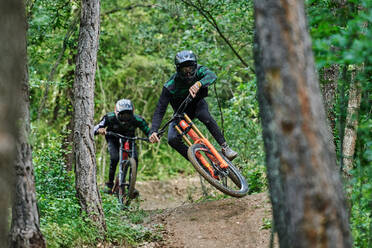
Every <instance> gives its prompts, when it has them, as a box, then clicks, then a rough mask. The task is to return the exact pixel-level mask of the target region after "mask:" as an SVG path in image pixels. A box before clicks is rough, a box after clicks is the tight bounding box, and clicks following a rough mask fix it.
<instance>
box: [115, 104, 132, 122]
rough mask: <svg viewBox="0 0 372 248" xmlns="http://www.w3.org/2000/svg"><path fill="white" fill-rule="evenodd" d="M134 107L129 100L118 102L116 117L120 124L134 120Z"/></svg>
mask: <svg viewBox="0 0 372 248" xmlns="http://www.w3.org/2000/svg"><path fill="white" fill-rule="evenodd" d="M133 112H134V107H133V104H132V102H131V100H129V99H121V100H119V101H117V102H116V105H115V115H116V118H117V119H118V120H119V121H120V122H127V121H129V120H131V119H132V118H133Z"/></svg>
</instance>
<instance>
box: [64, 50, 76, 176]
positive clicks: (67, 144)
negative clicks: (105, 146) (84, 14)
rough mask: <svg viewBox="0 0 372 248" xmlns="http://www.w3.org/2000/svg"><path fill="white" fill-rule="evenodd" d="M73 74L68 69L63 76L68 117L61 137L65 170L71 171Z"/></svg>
mask: <svg viewBox="0 0 372 248" xmlns="http://www.w3.org/2000/svg"><path fill="white" fill-rule="evenodd" d="M73 50H75V51H76V47H72V48H71V50H70V51H71V54H72V58H73V59H68V64H69V65H72V64H73V63H74V61H75V58H76V55H75V54H74V52H73ZM74 74H75V70H74V69H73V70H69V71H68V72H67V73H66V75H65V76H64V80H65V81H66V83H67V88H66V91H65V95H66V105H65V116H64V118H65V119H68V120H69V121H68V123H67V125H66V126H65V127H64V129H65V130H66V133H65V137H64V138H63V143H62V149H63V150H66V151H70V150H71V152H66V153H65V154H64V158H65V163H66V170H67V171H71V170H72V167H73V164H74V151H73V150H74V146H73V143H74V131H73V129H74V118H73V114H74V113H73V104H74V99H73V98H74V92H73V91H74V90H73V84H74Z"/></svg>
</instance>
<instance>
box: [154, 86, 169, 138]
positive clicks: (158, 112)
mask: <svg viewBox="0 0 372 248" xmlns="http://www.w3.org/2000/svg"><path fill="white" fill-rule="evenodd" d="M169 101H170V93H169V92H168V90H167V89H166V88H165V87H163V90H162V92H161V95H160V98H159V101H158V104H157V105H156V108H155V112H154V115H153V117H152V125H151V129H150V134H152V133H153V132H157V131H158V129H159V127H160V124H161V121H162V120H163V117H164V114H165V111H166V110H167V107H168V104H169Z"/></svg>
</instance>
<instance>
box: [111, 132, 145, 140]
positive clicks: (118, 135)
mask: <svg viewBox="0 0 372 248" xmlns="http://www.w3.org/2000/svg"><path fill="white" fill-rule="evenodd" d="M106 135H107V136H114V137H117V138H120V139H125V140H143V141H147V142H148V141H149V138H142V137H129V136H124V135H121V134H118V133H114V132H111V131H108V132H106Z"/></svg>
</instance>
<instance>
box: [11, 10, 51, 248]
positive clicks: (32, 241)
mask: <svg viewBox="0 0 372 248" xmlns="http://www.w3.org/2000/svg"><path fill="white" fill-rule="evenodd" d="M19 5H20V6H18V8H20V13H19V15H20V16H21V17H22V20H23V23H21V28H22V31H23V32H22V34H23V35H22V37H18V40H17V41H18V42H20V43H22V46H20V47H18V49H19V51H18V52H19V53H21V54H22V61H21V62H19V65H20V66H19V67H20V68H19V71H18V72H14V73H16V74H19V75H22V78H20V81H19V82H21V84H20V85H21V88H20V94H16V95H18V96H19V97H18V101H17V103H16V105H17V106H18V108H19V110H20V119H19V120H18V122H17V123H18V128H19V134H18V140H17V146H16V147H17V158H16V161H15V168H14V169H15V189H14V199H13V209H12V210H13V214H12V224H11V233H10V247H46V244H45V240H44V237H43V235H42V234H41V231H40V221H39V213H38V208H37V202H36V201H37V199H36V190H35V179H34V168H33V165H32V153H31V145H30V144H29V143H28V136H29V133H30V112H29V106H30V98H29V83H28V68H27V55H26V53H27V52H26V51H27V49H26V17H25V12H24V6H23V5H22V4H19ZM13 25H14V24H13ZM17 41H12V42H17ZM8 42H9V41H8ZM19 45H20V44H19ZM20 72H23V74H22V73H20ZM12 125H14V123H13V124H12Z"/></svg>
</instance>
